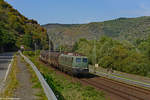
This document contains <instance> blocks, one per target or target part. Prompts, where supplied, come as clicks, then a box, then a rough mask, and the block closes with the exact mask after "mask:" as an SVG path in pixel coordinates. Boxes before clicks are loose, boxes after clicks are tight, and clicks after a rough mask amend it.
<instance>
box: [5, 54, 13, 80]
mask: <svg viewBox="0 0 150 100" xmlns="http://www.w3.org/2000/svg"><path fill="white" fill-rule="evenodd" d="M12 62H13V57H12V59H11V62H10V64H9V65H8V69H7V71H6V74H5V78H4V80H3V81H4V82H5V81H6V79H7V76H8V73H9V70H10V68H11V66H12Z"/></svg>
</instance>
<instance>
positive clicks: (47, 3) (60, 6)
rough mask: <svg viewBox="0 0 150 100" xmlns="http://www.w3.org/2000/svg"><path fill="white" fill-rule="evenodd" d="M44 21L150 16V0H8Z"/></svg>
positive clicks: (84, 21) (33, 17) (69, 21)
mask: <svg viewBox="0 0 150 100" xmlns="http://www.w3.org/2000/svg"><path fill="white" fill-rule="evenodd" d="M5 1H7V2H8V3H10V4H11V5H12V6H13V7H14V8H15V9H17V10H18V11H19V12H21V14H23V15H24V16H26V17H28V18H30V19H35V20H37V21H38V22H39V23H40V24H47V23H64V24H72V23H74V24H77V23H89V22H97V21H105V20H111V19H115V18H119V17H139V16H150V6H149V5H150V0H5Z"/></svg>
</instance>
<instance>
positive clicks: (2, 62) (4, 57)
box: [0, 52, 14, 82]
mask: <svg viewBox="0 0 150 100" xmlns="http://www.w3.org/2000/svg"><path fill="white" fill-rule="evenodd" d="M13 54H14V52H8V53H0V82H2V81H3V79H4V77H5V75H6V71H7V69H8V65H9V64H10V62H11V59H12V57H13Z"/></svg>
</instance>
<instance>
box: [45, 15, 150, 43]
mask: <svg viewBox="0 0 150 100" xmlns="http://www.w3.org/2000/svg"><path fill="white" fill-rule="evenodd" d="M43 26H44V27H45V28H46V29H47V30H48V34H49V35H50V36H51V38H52V40H53V41H54V42H55V45H62V44H69V45H71V44H73V43H74V42H75V41H77V40H79V39H80V38H86V39H88V40H91V39H94V38H97V39H99V37H100V36H103V35H105V36H109V37H112V38H114V39H119V40H129V41H131V42H133V43H134V42H135V41H136V39H138V38H142V39H143V38H146V37H147V36H148V34H150V17H148V16H145V17H138V18H119V19H115V20H110V21H104V22H94V23H89V24H47V25H43ZM72 42H73V43H72Z"/></svg>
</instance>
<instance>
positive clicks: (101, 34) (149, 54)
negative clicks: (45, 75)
mask: <svg viewBox="0 0 150 100" xmlns="http://www.w3.org/2000/svg"><path fill="white" fill-rule="evenodd" d="M44 27H45V28H47V30H48V34H49V36H50V37H51V39H52V40H53V43H54V44H55V45H56V46H55V47H56V48H58V49H60V50H63V51H66V50H70V51H73V52H78V53H82V54H84V55H86V56H87V57H88V59H89V63H91V64H95V63H98V64H99V66H101V67H104V68H112V69H114V70H118V71H122V72H126V73H132V74H138V75H142V76H149V77H150V17H138V18H119V19H115V20H110V21H105V22H95V23H89V24H76V25H75V24H73V25H69V24H63V25H62V24H47V25H44ZM68 45H70V46H71V45H73V48H67V47H70V46H68ZM94 48H95V49H94Z"/></svg>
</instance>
